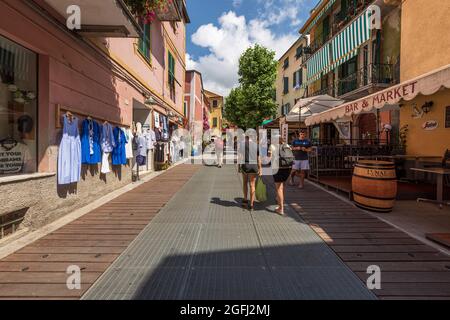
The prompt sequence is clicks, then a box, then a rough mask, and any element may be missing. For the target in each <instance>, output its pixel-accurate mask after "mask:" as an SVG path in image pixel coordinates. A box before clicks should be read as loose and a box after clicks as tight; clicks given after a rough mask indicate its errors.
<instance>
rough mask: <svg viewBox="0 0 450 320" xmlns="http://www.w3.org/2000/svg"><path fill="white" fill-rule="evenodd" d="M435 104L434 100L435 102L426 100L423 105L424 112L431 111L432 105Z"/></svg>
mask: <svg viewBox="0 0 450 320" xmlns="http://www.w3.org/2000/svg"><path fill="white" fill-rule="evenodd" d="M433 105H434V102H433V101H428V102H425V104H424V105H423V106H422V110H423V112H425V113H428V112H430V111H431V107H432V106H433Z"/></svg>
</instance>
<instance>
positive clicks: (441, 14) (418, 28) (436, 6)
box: [400, 0, 450, 81]
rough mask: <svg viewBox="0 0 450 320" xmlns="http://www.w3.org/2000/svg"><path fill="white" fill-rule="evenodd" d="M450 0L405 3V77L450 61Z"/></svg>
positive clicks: (402, 73) (402, 55)
mask: <svg viewBox="0 0 450 320" xmlns="http://www.w3.org/2000/svg"><path fill="white" fill-rule="evenodd" d="M449 13H450V1H448V0H426V1H424V0H406V1H404V2H403V4H402V35H401V62H400V63H401V69H400V70H401V81H406V80H409V79H412V78H415V77H417V76H420V75H422V74H424V73H427V72H429V71H432V70H434V69H437V68H439V67H441V66H445V65H448V64H450V32H449V30H450V18H449Z"/></svg>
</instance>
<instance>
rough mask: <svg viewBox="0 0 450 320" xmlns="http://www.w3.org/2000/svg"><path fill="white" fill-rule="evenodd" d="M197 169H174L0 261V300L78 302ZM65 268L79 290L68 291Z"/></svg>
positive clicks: (190, 167) (182, 166) (189, 166)
mask: <svg viewBox="0 0 450 320" xmlns="http://www.w3.org/2000/svg"><path fill="white" fill-rule="evenodd" d="M199 168H200V167H199V166H193V165H179V166H177V167H175V168H173V169H171V170H170V171H168V172H165V173H163V174H162V175H160V176H158V177H156V178H155V179H152V180H150V181H149V182H146V183H144V184H142V185H141V186H139V187H137V188H135V189H133V190H131V191H129V192H127V193H125V194H123V195H121V196H119V197H117V198H115V199H114V200H112V201H110V202H108V203H106V204H104V205H103V206H101V207H99V208H97V209H95V210H93V211H91V212H90V213H88V214H86V215H84V216H82V217H81V218H79V219H77V220H75V221H73V222H71V223H69V224H67V225H66V226H64V227H62V228H60V229H58V230H56V231H55V232H52V233H51V234H49V235H47V236H45V237H43V238H41V239H39V240H38V241H36V242H34V243H32V244H30V245H28V246H26V247H25V248H23V249H21V250H19V251H17V252H16V253H14V254H12V255H10V256H8V257H6V258H4V259H2V260H0V299H17V298H21V299H22V298H23V299H79V298H80V297H81V296H82V295H83V294H84V293H85V292H86V290H87V289H88V288H89V287H90V286H91V285H92V284H93V283H94V282H95V281H96V280H97V279H98V278H99V276H100V275H101V274H102V273H103V272H105V270H106V269H107V268H108V267H109V266H110V265H111V263H112V262H113V261H114V260H116V259H117V257H118V256H119V255H120V254H121V253H122V252H123V251H124V250H125V249H126V248H127V247H128V245H129V244H130V243H131V241H133V240H134V239H135V238H136V236H137V235H138V234H139V233H140V232H141V231H142V230H143V229H144V227H145V226H147V224H148V223H149V222H150V221H151V220H152V219H153V217H154V216H155V215H156V214H157V213H158V212H159V211H160V209H161V208H162V207H164V205H165V204H166V203H167V202H168V201H169V200H170V199H171V198H172V196H173V195H174V194H175V193H176V192H177V191H178V190H179V189H180V188H181V187H182V186H183V185H184V184H185V183H186V182H187V181H188V180H189V179H190V178H191V177H192V176H193V175H194V173H195V172H196V171H197V170H198V169H199ZM70 265H77V266H79V267H80V268H81V271H82V272H81V290H68V289H67V286H66V280H67V278H68V274H67V273H66V271H67V268H68V267H69V266H70Z"/></svg>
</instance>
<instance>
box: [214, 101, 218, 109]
mask: <svg viewBox="0 0 450 320" xmlns="http://www.w3.org/2000/svg"><path fill="white" fill-rule="evenodd" d="M217 106H218V101H217V100H213V108H217Z"/></svg>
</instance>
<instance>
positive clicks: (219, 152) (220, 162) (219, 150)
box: [214, 137, 223, 168]
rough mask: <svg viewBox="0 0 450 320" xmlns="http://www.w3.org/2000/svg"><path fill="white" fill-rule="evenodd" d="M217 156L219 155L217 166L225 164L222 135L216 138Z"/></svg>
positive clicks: (220, 166)
mask: <svg viewBox="0 0 450 320" xmlns="http://www.w3.org/2000/svg"><path fill="white" fill-rule="evenodd" d="M214 144H215V149H216V157H217V167H219V168H222V165H223V140H222V138H221V137H216V139H215V140H214Z"/></svg>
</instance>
